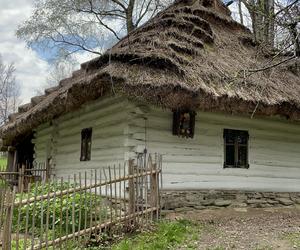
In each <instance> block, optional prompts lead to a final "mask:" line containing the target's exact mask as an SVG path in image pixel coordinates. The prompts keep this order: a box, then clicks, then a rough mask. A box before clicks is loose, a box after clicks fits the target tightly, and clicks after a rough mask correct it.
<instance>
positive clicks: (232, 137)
mask: <svg viewBox="0 0 300 250" xmlns="http://www.w3.org/2000/svg"><path fill="white" fill-rule="evenodd" d="M248 140H249V134H248V131H242V130H233V129H224V151H225V152H224V157H225V161H224V168H249V164H248Z"/></svg>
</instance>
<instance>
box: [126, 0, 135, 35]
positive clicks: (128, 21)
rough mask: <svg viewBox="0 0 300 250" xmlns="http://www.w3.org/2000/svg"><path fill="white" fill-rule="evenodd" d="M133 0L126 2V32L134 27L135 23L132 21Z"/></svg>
mask: <svg viewBox="0 0 300 250" xmlns="http://www.w3.org/2000/svg"><path fill="white" fill-rule="evenodd" d="M134 4H135V0H130V1H129V4H128V8H127V10H126V28H127V34H128V33H129V32H131V31H132V30H134V29H135V25H134V23H133V9H134Z"/></svg>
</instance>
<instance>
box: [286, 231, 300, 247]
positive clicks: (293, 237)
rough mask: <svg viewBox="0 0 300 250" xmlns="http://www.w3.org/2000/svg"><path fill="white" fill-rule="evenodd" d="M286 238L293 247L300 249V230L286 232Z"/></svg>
mask: <svg viewBox="0 0 300 250" xmlns="http://www.w3.org/2000/svg"><path fill="white" fill-rule="evenodd" d="M285 239H287V240H288V241H289V242H290V243H291V244H292V246H293V248H295V249H300V232H295V233H288V234H286V235H285Z"/></svg>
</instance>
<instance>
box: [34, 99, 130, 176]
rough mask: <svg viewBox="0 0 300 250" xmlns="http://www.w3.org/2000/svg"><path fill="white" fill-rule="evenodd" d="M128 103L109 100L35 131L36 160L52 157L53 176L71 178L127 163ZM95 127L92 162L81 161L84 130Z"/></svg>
mask: <svg viewBox="0 0 300 250" xmlns="http://www.w3.org/2000/svg"><path fill="white" fill-rule="evenodd" d="M128 106H129V104H128V101H127V100H126V99H124V98H121V97H114V98H106V99H103V100H101V101H95V102H92V103H89V104H88V105H85V106H83V107H82V108H81V109H80V110H78V111H76V112H71V113H69V114H67V115H64V116H61V117H60V118H58V119H56V120H53V121H52V122H51V125H50V123H48V124H44V125H42V126H40V127H38V128H37V130H36V132H35V139H34V140H33V142H34V144H35V147H34V149H35V160H36V162H45V161H46V159H47V158H49V157H50V156H51V157H52V167H53V174H55V175H56V176H57V177H64V178H67V176H69V175H71V176H72V175H73V174H75V173H79V172H83V171H88V172H89V171H90V170H93V169H99V168H102V167H107V166H113V164H116V165H117V164H123V163H124V157H125V153H126V152H127V151H129V150H126V146H125V145H124V141H125V136H126V134H125V132H126V124H127V120H128V113H129V111H128ZM89 127H92V128H93V131H92V151H91V160H90V161H80V150H81V130H82V129H84V128H89Z"/></svg>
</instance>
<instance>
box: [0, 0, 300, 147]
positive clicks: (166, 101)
mask: <svg viewBox="0 0 300 250" xmlns="http://www.w3.org/2000/svg"><path fill="white" fill-rule="evenodd" d="M284 59H285V58H282V57H279V56H278V57H277V59H275V61H273V62H272V64H275V63H277V62H279V61H281V60H284ZM276 60H277V61H276ZM269 61H270V57H268V56H267V55H262V53H258V46H256V44H255V43H254V42H253V41H252V39H251V33H250V31H249V30H248V29H247V28H245V27H244V26H242V25H240V24H238V23H237V22H235V21H233V20H232V19H231V17H230V11H229V10H228V9H227V8H226V7H225V6H224V5H223V4H222V3H221V2H219V1H218V0H179V1H177V2H176V3H175V4H173V5H172V6H171V7H169V8H168V9H166V10H165V11H163V12H161V13H159V14H158V15H157V16H156V17H154V18H153V19H152V20H150V21H149V22H147V23H146V24H144V25H143V26H142V27H140V28H138V29H136V30H135V31H133V32H131V33H130V34H129V35H128V36H127V37H125V38H124V39H122V40H121V41H120V42H119V43H117V44H116V45H115V46H114V47H112V48H111V49H110V50H108V51H107V52H106V53H105V54H104V55H103V56H100V57H98V58H96V59H94V60H91V61H89V62H86V63H84V64H82V65H81V69H80V70H79V71H76V72H74V73H73V76H72V77H71V78H68V79H65V80H63V81H61V82H60V83H59V86H57V87H54V88H51V89H48V90H46V91H45V95H43V96H38V97H34V98H32V100H31V103H29V104H25V105H23V106H21V107H19V112H18V113H17V114H14V115H12V116H11V117H10V121H9V122H8V123H7V124H5V125H4V126H3V127H2V128H1V131H0V136H1V137H2V138H3V139H4V141H5V144H7V145H9V144H11V143H14V141H15V140H16V139H17V138H18V137H19V136H24V135H26V134H28V133H30V132H31V131H32V129H34V128H35V127H37V126H38V125H39V124H42V123H44V122H47V121H50V120H51V119H54V118H55V117H58V116H60V115H62V114H64V113H66V112H69V111H71V110H75V109H77V108H78V107H80V106H81V105H82V104H83V103H85V102H87V101H90V100H94V99H97V98H99V97H100V96H103V95H113V94H120V93H121V94H123V95H126V96H128V97H130V98H134V99H138V100H141V101H145V102H148V103H151V104H155V105H160V106H162V107H165V108H170V109H176V108H180V107H182V108H183V107H184V108H193V109H201V110H212V111H225V112H230V113H246V114H251V113H253V111H254V110H255V114H256V115H281V116H285V117H287V118H289V119H294V120H298V119H299V118H300V73H299V72H300V69H299V60H298V59H294V60H291V61H289V63H284V64H280V65H279V66H277V67H272V68H271V69H268V70H263V71H258V72H255V73H254V72H252V71H251V70H253V69H258V68H263V67H266V65H270V64H268V62H269Z"/></svg>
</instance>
